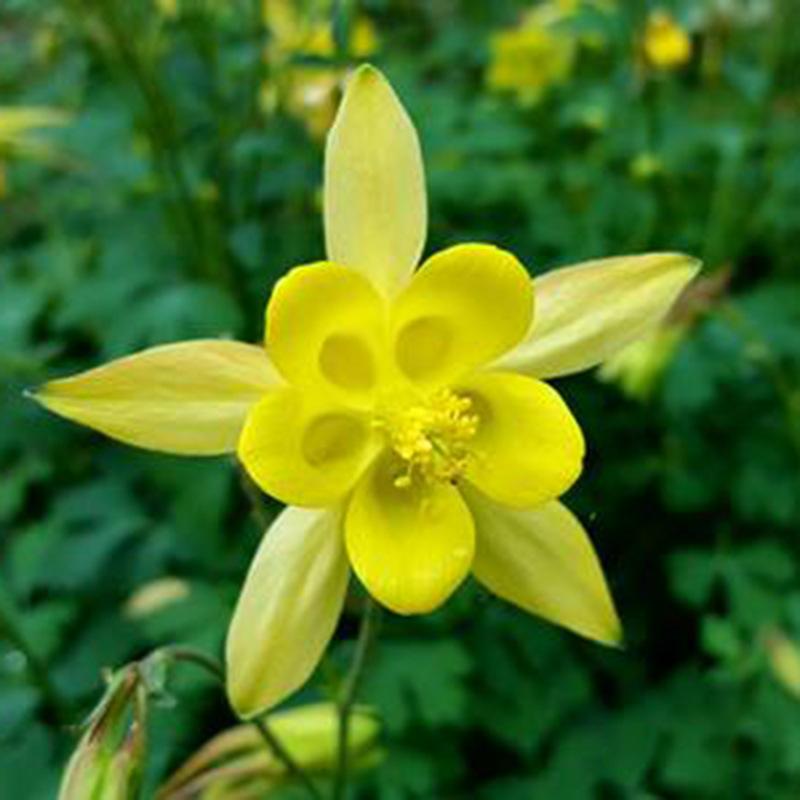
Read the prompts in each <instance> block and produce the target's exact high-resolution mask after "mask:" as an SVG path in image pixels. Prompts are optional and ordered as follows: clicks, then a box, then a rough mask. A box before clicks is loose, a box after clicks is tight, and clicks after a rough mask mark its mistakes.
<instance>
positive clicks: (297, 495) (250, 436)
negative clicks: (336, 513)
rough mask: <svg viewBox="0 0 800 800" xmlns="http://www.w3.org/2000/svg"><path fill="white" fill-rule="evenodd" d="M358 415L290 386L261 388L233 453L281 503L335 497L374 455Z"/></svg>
mask: <svg viewBox="0 0 800 800" xmlns="http://www.w3.org/2000/svg"><path fill="white" fill-rule="evenodd" d="M376 446H377V442H376V437H375V435H374V432H373V430H372V428H371V427H370V425H369V421H368V419H367V418H365V417H364V416H363V415H360V414H358V413H357V412H354V411H350V410H348V409H346V408H341V407H337V406H333V405H330V404H326V403H325V402H323V401H321V400H320V399H319V398H317V397H316V396H315V395H312V394H311V393H310V392H302V391H300V390H298V389H295V388H294V387H286V388H281V389H275V390H273V391H270V392H267V393H266V394H265V395H264V396H263V397H262V398H261V400H260V401H259V402H258V403H257V404H256V405H255V406H253V408H252V409H251V411H250V413H249V414H248V416H247V421H246V422H245V425H244V429H243V430H242V435H241V438H240V439H239V448H238V454H239V459H240V460H241V462H242V464H244V466H245V468H246V469H247V472H248V474H249V475H250V477H251V478H252V479H253V480H254V481H255V482H256V483H257V484H258V485H259V486H260V487H261V488H262V489H263V490H264V491H265V492H266V493H267V494H271V495H272V496H273V497H277V498H278V499H279V500H282V501H283V502H284V503H292V504H293V505H299V506H310V507H322V506H327V505H330V504H332V503H334V502H336V501H337V500H339V499H341V498H342V497H343V496H344V495H345V494H346V493H347V492H348V491H349V490H350V489H351V488H352V487H353V485H354V484H355V482H356V481H357V480H358V477H359V476H360V475H361V473H362V472H363V471H364V469H365V468H366V467H367V465H368V464H369V462H370V460H371V459H372V458H373V457H374V455H375V451H376V450H375V449H376Z"/></svg>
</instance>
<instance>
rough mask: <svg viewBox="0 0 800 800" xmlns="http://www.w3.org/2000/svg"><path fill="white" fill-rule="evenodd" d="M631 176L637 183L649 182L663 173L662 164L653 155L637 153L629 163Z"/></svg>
mask: <svg viewBox="0 0 800 800" xmlns="http://www.w3.org/2000/svg"><path fill="white" fill-rule="evenodd" d="M629 169H630V173H631V176H632V177H634V178H636V180H637V181H649V180H650V179H651V178H654V177H655V176H656V175H660V174H661V173H662V172H663V171H664V163H663V162H662V160H661V159H660V158H659V157H658V156H657V155H655V153H650V152H644V153H639V154H638V155H637V156H636V157H635V158H634V159H633V160H632V161H631V163H630V167H629Z"/></svg>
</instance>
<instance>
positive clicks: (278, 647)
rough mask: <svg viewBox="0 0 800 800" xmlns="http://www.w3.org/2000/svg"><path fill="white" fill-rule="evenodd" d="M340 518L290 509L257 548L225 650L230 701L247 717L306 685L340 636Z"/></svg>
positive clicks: (343, 561)
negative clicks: (335, 634)
mask: <svg viewBox="0 0 800 800" xmlns="http://www.w3.org/2000/svg"><path fill="white" fill-rule="evenodd" d="M347 576H348V569H347V558H346V556H345V552H344V546H343V544H342V535H341V514H340V513H339V512H338V511H336V512H334V511H309V510H305V509H299V508H291V507H290V508H287V509H286V510H285V511H283V512H282V513H281V514H280V516H279V517H278V518H277V519H276V520H275V522H274V523H273V524H272V526H271V527H270V529H269V530H268V531H267V533H266V534H265V536H264V539H263V541H262V542H261V545H260V546H259V548H258V552H257V553H256V556H255V558H254V559H253V563H252V564H251V565H250V571H249V572H248V574H247V579H246V580H245V583H244V588H243V589H242V593H241V595H240V596H239V602H238V603H237V605H236V611H235V612H234V615H233V619H232V621H231V626H230V629H229V631H228V640H227V644H226V654H225V655H226V661H227V676H228V678H227V680H228V697H229V699H230V702H231V705H232V706H233V708H234V709H235V711H236V713H237V714H239V716H240V717H244V718H249V717H253V716H255V715H256V714H260V713H261V712H263V711H266V710H267V709H269V708H272V706H274V705H276V704H277V703H279V702H280V701H281V700H283V699H284V698H285V697H287V696H288V695H289V694H291V693H292V692H293V691H295V690H296V689H298V688H299V687H300V686H302V685H303V683H305V681H306V680H307V679H308V677H309V676H310V675H311V673H312V672H313V671H314V668H315V667H316V666H317V664H318V662H319V660H320V658H321V657H322V654H323V653H324V651H325V648H326V647H327V645H328V642H329V641H330V639H331V637H332V636H333V632H334V630H335V628H336V623H337V620H338V619H339V614H340V613H341V610H342V605H343V603H344V597H345V591H346V588H347Z"/></svg>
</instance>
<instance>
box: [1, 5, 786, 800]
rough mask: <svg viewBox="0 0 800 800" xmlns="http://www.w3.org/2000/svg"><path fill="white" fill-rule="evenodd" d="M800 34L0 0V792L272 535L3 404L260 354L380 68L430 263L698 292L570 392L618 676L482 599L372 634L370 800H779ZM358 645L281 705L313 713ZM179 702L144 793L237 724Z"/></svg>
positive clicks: (629, 10)
mask: <svg viewBox="0 0 800 800" xmlns="http://www.w3.org/2000/svg"><path fill="white" fill-rule="evenodd" d="M799 26H800V4H798V3H797V2H795V0H749V2H748V0H685V1H684V2H678V1H677V0H676V2H672V3H670V2H667V0H664V2H662V3H659V4H658V6H656V5H655V4H648V3H645V2H641V3H639V2H625V3H623V2H622V0H618V2H614V0H572V1H571V2H568V1H567V0H552V2H546V3H539V4H536V3H530V2H528V3H523V2H518V0H493V2H491V3H487V2H478V0H428V1H425V2H423V0H362V1H361V2H358V3H356V2H339V3H335V4H334V3H330V2H329V3H324V2H301V1H300V0H297V2H286V1H285V0H283V1H281V0H278V2H271V1H270V0H266V2H265V3H263V4H262V3H261V2H259V1H258V0H225V1H223V0H152V1H151V0H2V3H1V4H0V465H1V466H0V551H1V552H0V575H1V576H2V577H1V578H0V796H2V797H3V798H5V797H9V798H11V797H13V798H15V800H16V799H17V798H19V799H20V800H47V799H48V798H52V797H54V796H55V793H56V787H57V785H58V779H59V773H60V770H61V768H62V767H63V764H64V763H65V761H66V759H67V757H68V755H69V752H70V750H71V748H72V747H73V746H74V743H75V735H74V732H73V731H72V730H71V729H70V726H73V725H75V724H76V723H78V722H79V721H80V720H81V718H82V717H83V716H84V715H85V714H86V713H87V712H88V710H89V709H90V708H91V707H92V705H93V704H94V703H95V702H96V700H97V699H98V697H99V695H100V692H101V690H102V678H101V671H102V670H103V669H104V668H107V667H112V666H119V665H121V664H123V663H125V662H126V661H129V660H131V659H133V658H137V657H141V656H143V655H144V654H146V653H147V652H148V651H149V650H151V649H153V648H155V647H158V646H159V645H162V644H167V643H172V642H177V643H185V644H191V645H194V646H197V647H201V648H204V649H206V650H207V651H208V652H213V653H218V652H219V651H220V648H221V643H222V639H223V637H224V633H225V629H226V625H227V622H228V619H229V617H230V614H231V611H232V605H233V603H234V601H235V598H236V595H237V591H238V588H239V586H240V584H241V581H242V579H243V576H244V572H245V570H246V567H247V564H248V561H249V559H250V557H251V555H252V554H253V552H254V550H255V547H256V545H257V542H258V540H259V537H260V534H261V526H260V525H259V524H258V522H257V520H256V518H255V515H254V513H253V510H252V508H251V507H250V505H249V503H248V500H247V497H246V494H245V492H243V491H242V487H241V485H240V479H239V476H238V474H237V471H236V469H235V467H234V465H233V464H232V463H230V462H228V461H225V460H224V459H223V460H197V461H193V460H180V459H177V458H171V457H167V456H158V455H152V454H148V453H145V452H141V451H136V450H133V449H129V448H127V447H124V446H121V445H118V444H115V443H113V442H111V441H108V440H105V439H103V438H102V437H101V436H99V435H96V434H94V433H92V432H90V431H87V430H85V429H81V428H79V427H77V426H73V425H69V424H67V423H65V422H62V421H61V420H59V419H56V418H54V417H50V416H48V415H47V414H45V413H44V412H43V411H42V410H40V409H39V408H37V407H35V406H34V405H33V404H32V403H30V402H29V401H27V400H25V398H24V397H23V396H22V391H23V389H24V388H25V387H28V386H31V385H36V384H38V383H40V382H41V381H43V380H46V379H48V378H50V377H54V376H57V375H64V374H69V373H72V372H75V371H77V370H80V369H85V368H87V367H89V366H90V365H94V364H98V363H100V362H103V361H106V360H108V359H110V358H113V357H117V356H120V355H123V354H126V353H129V352H131V351H134V350H137V349H140V348H143V347H146V346H149V345H153V344H156V343H162V342H168V341H173V340H178V339H185V338H190V337H205V336H235V337H237V338H243V339H245V340H250V341H256V340H258V339H259V338H260V336H261V333H262V330H261V329H262V314H263V308H264V304H265V301H266V299H267V297H268V296H269V292H270V287H271V285H272V283H273V282H274V281H275V279H276V278H277V277H279V276H280V275H281V274H282V273H283V272H284V271H285V270H286V269H288V268H289V267H291V266H294V265H297V264H300V263H304V262H308V261H313V260H316V259H318V258H320V257H321V255H322V254H323V252H324V251H323V241H322V225H321V215H320V185H321V170H322V147H323V134H324V131H325V130H326V128H327V125H328V124H329V122H330V119H331V115H332V113H333V111H334V110H335V107H336V102H337V92H338V88H337V87H338V86H339V81H340V79H341V78H342V77H343V76H344V75H345V74H346V70H347V68H348V67H349V66H352V65H353V64H355V63H357V62H358V61H360V60H363V59H367V58H368V59H369V60H372V61H374V62H375V63H376V64H378V65H379V66H380V67H381V68H382V69H383V70H384V71H385V72H386V73H387V75H388V76H389V78H390V80H391V81H392V82H393V83H394V85H395V86H396V88H397V90H398V92H399V94H400V95H401V96H402V97H403V99H404V102H405V103H406V105H407V107H408V109H409V111H410V113H411V115H412V117H413V118H414V120H415V122H416V124H417V126H418V129H419V131H420V136H421V139H422V143H423V149H424V152H425V157H426V163H427V170H428V183H429V201H430V218H431V228H430V236H429V244H428V252H431V251H433V250H435V249H438V248H440V247H443V246H446V245H448V244H452V243H455V242H462V241H488V242H493V243H496V244H498V245H501V246H503V247H506V248H508V249H510V250H512V251H514V252H515V253H516V254H517V255H518V256H519V257H520V258H521V259H522V261H523V262H525V263H526V264H527V266H528V267H529V269H530V270H531V272H532V273H533V274H539V273H541V272H543V271H545V270H547V269H550V268H551V267H554V266H559V265H562V264H567V263H570V262H577V261H580V260H583V259H588V258H593V257H600V256H606V255H616V254H623V253H632V252H640V251H646V250H681V251H685V252H687V253H691V254H694V255H697V256H699V257H701V258H702V259H703V260H704V262H705V268H704V271H703V273H702V274H701V277H700V279H699V280H698V281H697V282H696V283H695V284H694V286H693V288H691V289H690V291H689V293H688V295H687V296H686V297H684V298H683V300H682V301H681V302H680V303H679V306H678V308H677V309H676V311H675V313H674V314H673V315H672V317H671V318H670V320H669V321H668V323H667V324H666V326H665V328H664V329H663V330H662V331H660V332H659V333H658V334H657V335H656V336H654V337H652V338H651V339H650V340H648V341H646V342H644V343H642V344H641V345H640V346H638V347H636V348H634V349H633V350H631V351H629V352H627V353H626V354H624V356H622V357H620V358H617V359H615V360H614V362H613V363H611V364H608V365H605V366H604V367H603V368H602V369H601V370H600V372H599V373H597V372H595V373H591V374H586V375H582V376H579V377H575V378H569V379H566V380H562V381H559V382H558V388H559V389H560V390H561V391H562V392H563V393H564V395H565V396H566V398H567V399H568V401H569V403H570V405H571V407H572V408H573V410H574V412H575V414H576V417H577V418H578V419H579V420H580V421H581V423H582V426H583V429H584V431H585V433H586V436H587V440H588V442H589V458H588V463H587V469H586V472H585V474H584V476H583V478H582V480H581V481H580V482H579V484H578V486H577V487H576V488H575V489H574V490H573V491H572V492H571V493H570V496H569V497H568V501H569V503H570V505H571V506H572V507H573V508H574V509H575V510H576V511H577V512H578V514H579V515H580V516H581V518H582V519H583V521H584V522H585V523H586V525H587V528H588V529H589V530H590V532H591V534H592V536H593V539H594V541H595V544H596V546H597V549H598V551H599V553H600V555H601V558H602V560H603V563H604V565H605V568H606V572H607V575H608V577H609V581H610V583H611V587H612V590H613V592H614V595H615V598H616V601H617V605H618V608H619V612H620V615H621V617H622V619H623V622H624V625H625V629H626V648H625V649H624V650H623V651H620V652H615V651H607V650H604V649H602V648H600V647H598V646H596V645H592V644H590V643H585V642H583V641H581V640H579V639H578V638H576V637H574V636H572V635H570V634H568V633H566V632H564V631H561V630H556V629H554V628H551V627H548V626H546V625H545V624H543V623H540V622H538V621H537V620H535V619H532V618H529V617H527V616H526V615H524V614H523V613H522V612H520V611H517V610H515V609H514V608H512V607H510V606H508V605H505V604H504V603H502V602H500V601H498V600H495V599H493V598H492V597H490V596H488V595H487V594H486V593H485V592H483V591H481V590H480V589H478V588H476V587H475V586H474V585H470V586H467V587H465V588H463V589H462V590H460V591H459V592H458V594H457V595H456V597H455V598H454V600H452V601H451V602H450V603H449V604H448V605H447V606H446V607H445V608H444V609H443V610H442V611H440V612H438V613H436V614H434V615H431V616H428V617H422V618H411V619H402V618H399V617H393V616H387V617H386V618H385V619H384V624H383V628H382V634H381V643H380V645H379V648H378V650H377V651H376V653H375V658H374V660H373V662H372V663H371V665H370V671H369V675H368V678H367V681H366V684H365V687H364V692H363V697H364V699H365V700H366V701H368V702H370V703H371V704H373V705H374V706H375V707H376V708H377V709H378V711H379V713H380V715H381V717H382V720H383V746H384V748H385V751H386V755H385V758H384V759H383V761H382V763H381V764H380V765H379V766H378V767H377V768H376V769H375V770H373V771H372V772H370V773H367V774H364V775H363V776H360V778H359V786H360V792H361V794H362V795H363V797H376V798H379V799H380V800H403V798H503V800H517V798H520V799H522V798H525V799H527V798H548V800H550V798H564V799H565V800H573V799H574V800H581V799H582V798H604V799H608V800H614V799H615V798H619V799H622V798H630V799H631V800H633V799H634V798H637V799H640V800H644V798H759V799H762V798H769V799H770V800H781V799H782V798H787V799H788V798H797V797H799V796H800V650H799V649H798V648H800V547H799V546H798V543H799V542H800V539H798V535H799V534H798V526H799V524H800V479H799V478H800V470H799V468H800V260H799V259H800V252H799V251H800V83H799V80H798V79H799V78H800V39H799V38H798V37H797V35H796V31H797V30H798V29H800V27H799ZM606 301H607V299H606V298H603V297H598V298H597V302H598V303H603V302H606ZM264 502H265V504H266V503H267V501H266V500H265V501H264ZM277 510H278V508H277V506H269V505H265V507H264V512H265V513H268V514H270V515H273V514H274V513H275V512H276V511H277ZM351 611H352V609H351ZM355 622H356V616H355V615H354V614H352V613H349V614H346V615H345V617H344V619H343V620H342V623H341V626H340V630H339V632H338V634H337V641H336V643H335V644H334V646H333V648H332V650H331V651H330V653H329V655H328V657H327V658H326V660H325V663H324V664H323V665H322V667H321V668H320V670H319V671H318V674H317V675H316V676H315V679H314V681H313V682H312V683H311V684H310V685H309V686H308V687H307V689H306V690H304V692H303V693H302V694H301V695H299V696H298V697H297V698H295V699H296V701H297V702H303V701H305V700H309V699H311V698H319V697H331V696H332V695H333V694H334V692H335V691H336V689H337V687H338V685H339V682H340V679H341V675H342V672H343V669H344V668H345V666H346V663H347V657H348V655H349V654H350V652H351V650H352V636H353V632H354V626H355ZM171 690H172V691H171V698H165V700H164V702H163V703H161V704H160V708H159V709H158V710H157V711H156V713H155V715H154V719H153V725H152V742H151V748H150V749H151V756H150V760H149V764H148V788H147V790H146V791H145V797H152V796H154V791H155V789H154V787H155V786H156V785H157V784H158V783H159V781H161V780H163V779H164V777H165V776H166V775H167V774H168V773H169V772H170V771H171V770H172V769H174V768H175V767H176V766H177V765H178V764H179V763H180V762H181V761H182V760H183V759H185V758H186V757H187V756H188V755H189V754H190V753H191V752H192V751H193V750H195V749H196V748H197V747H198V746H199V745H200V744H201V743H202V742H203V741H204V740H205V739H207V738H208V737H209V736H210V735H212V734H213V733H215V732H216V731H218V730H220V729H221V728H223V727H225V726H227V725H230V724H231V723H232V719H231V717H230V712H229V711H228V710H227V707H226V705H225V702H224V699H223V698H222V697H221V696H220V694H219V692H218V691H217V690H216V689H215V688H214V686H213V685H212V684H211V682H210V681H208V680H206V679H205V678H204V677H202V676H200V675H195V674H192V672H191V670H186V671H181V672H180V674H176V675H175V679H174V680H173V681H172V682H171ZM292 702H294V701H292ZM289 793H290V796H295V795H291V789H289ZM284 794H285V792H284Z"/></svg>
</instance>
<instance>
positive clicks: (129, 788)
mask: <svg viewBox="0 0 800 800" xmlns="http://www.w3.org/2000/svg"><path fill="white" fill-rule="evenodd" d="M146 716H147V692H146V689H145V687H144V685H143V684H142V681H141V676H140V674H139V670H138V666H137V665H133V666H130V667H125V668H124V669H122V670H120V671H119V672H117V673H116V674H115V675H113V676H112V678H111V681H110V683H109V686H108V689H107V690H106V693H105V695H104V696H103V699H102V700H101V701H100V703H99V704H98V706H97V708H96V709H95V710H94V711H93V712H92V715H91V716H90V717H89V720H88V721H87V723H86V727H85V730H84V732H83V736H82V737H81V740H80V742H79V743H78V746H77V748H76V749H75V752H74V753H73V754H72V758H71V759H70V761H69V764H68V765H67V768H66V770H65V772H64V777H63V779H62V782H61V789H60V792H59V795H58V798H59V800H89V798H102V800H134V798H136V797H138V793H139V787H140V784H141V775H142V764H143V761H144V756H145V746H146V742H145V733H146V732H145V725H146Z"/></svg>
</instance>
